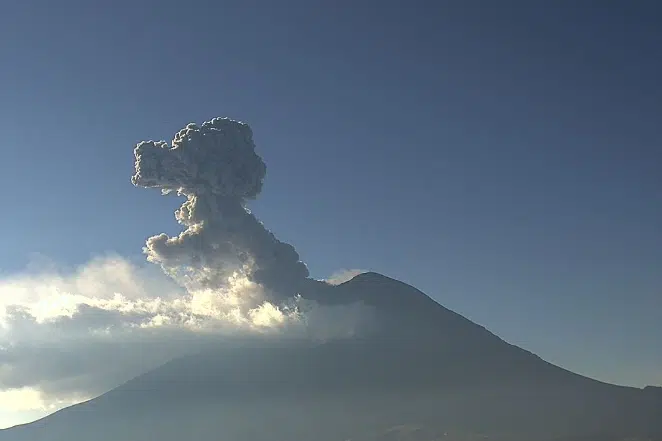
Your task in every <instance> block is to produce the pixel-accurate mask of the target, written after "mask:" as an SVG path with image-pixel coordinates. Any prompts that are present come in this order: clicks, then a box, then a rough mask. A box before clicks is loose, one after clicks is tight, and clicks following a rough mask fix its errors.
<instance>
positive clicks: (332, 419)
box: [0, 273, 662, 441]
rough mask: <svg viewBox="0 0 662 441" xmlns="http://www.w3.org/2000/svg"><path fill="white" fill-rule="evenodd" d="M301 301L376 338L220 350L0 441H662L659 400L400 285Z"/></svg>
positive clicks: (362, 287)
mask: <svg viewBox="0 0 662 441" xmlns="http://www.w3.org/2000/svg"><path fill="white" fill-rule="evenodd" d="M302 294H303V295H304V297H308V298H313V299H316V300H318V301H319V302H322V303H326V304H345V303H352V302H357V301H360V302H364V303H365V304H367V305H370V306H373V307H374V309H375V311H376V325H377V326H376V328H375V329H374V330H373V332H369V333H366V334H365V335H363V336H362V337H360V338H352V339H344V340H335V341H331V342H327V343H317V344H313V343H310V342H308V343H304V342H287V343H285V342H282V341H280V342H269V343H267V342H265V341H264V340H248V339H247V340H246V341H243V342H242V343H241V344H238V343H236V342H235V343H233V344H229V343H226V344H225V345H224V346H222V345H220V344H219V346H216V347H215V348H214V349H213V350H209V351H206V352H205V353H201V354H198V355H195V356H189V357H185V358H180V359H177V360H173V361H171V362H169V363H167V364H165V365H164V366H161V367H160V368H158V369H155V370H153V371H151V372H148V373H145V374H144V375H142V376H140V377H138V378H135V379H133V380H131V381H129V382H127V383H125V384H124V385H122V386H120V387H118V388H116V389H114V390H112V391H110V392H108V393H106V394H104V395H102V396H100V397H98V398H96V399H93V400H91V401H88V402H86V403H82V404H79V405H76V406H72V407H70V408H67V409H64V410H62V411H60V412H57V413H55V414H53V415H51V416H48V417H46V418H43V419H41V420H39V421H37V422H34V423H32V424H27V425H24V426H20V427H16V428H13V429H8V430H4V431H0V440H1V441H60V440H61V441H65V440H66V441H83V440H85V441H87V440H95V441H110V440H113V441H116V440H122V441H147V440H160V441H176V440H177V441H179V440H184V439H186V440H204V441H263V440H264V441H266V440H269V441H281V440H282V441H312V440H316V441H327V440H328V441H345V440H354V441H387V440H388V441H396V440H410V441H432V440H434V439H446V440H451V439H478V438H479V437H481V436H483V437H484V436H487V437H488V439H503V440H529V441H531V440H533V441H535V440H541V441H542V440H595V441H598V440H600V441H607V440H625V439H642V440H643V439H654V440H662V417H660V416H661V415H662V392H660V390H658V389H659V388H646V389H643V390H642V389H635V388H628V387H620V386H614V385H609V384H605V383H601V382H598V381H595V380H592V379H589V378H586V377H582V376H580V375H576V374H574V373H571V372H569V371H567V370H564V369H561V368H559V367H557V366H554V365H552V364H549V363H547V362H545V361H544V360H542V359H540V358H539V357H537V356H536V355H534V354H531V353H530V352H527V351H525V350H523V349H520V348H518V347H516V346H513V345H510V344H508V343H506V342H504V341H503V340H501V339H500V338H498V337H497V336H495V335H493V334H491V333H490V332H489V331H487V330H486V329H484V328H483V327H480V326H478V325H476V324H474V323H472V322H471V321H469V320H467V319H466V318H464V317H462V316H460V315H458V314H456V313H454V312H452V311H450V310H448V309H446V308H444V307H442V306H440V305H439V304H438V303H436V302H434V301H433V300H432V299H431V298H429V297H428V296H426V295H425V294H423V293H422V292H420V291H418V290H416V289H415V288H413V287H411V286H408V285H406V284H404V283H401V282H398V281H396V280H393V279H390V278H387V277H385V276H382V275H379V274H375V273H366V274H362V275H360V276H357V277H355V278H354V279H352V280H351V281H349V282H346V283H344V284H342V285H338V286H330V285H326V284H324V283H321V282H315V281H310V283H309V285H308V286H307V287H306V288H305V289H304V290H303V293H302ZM658 420H659V421H658ZM481 439H484V438H481Z"/></svg>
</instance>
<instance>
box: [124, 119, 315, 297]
mask: <svg viewBox="0 0 662 441" xmlns="http://www.w3.org/2000/svg"><path fill="white" fill-rule="evenodd" d="M134 153H135V157H136V163H135V166H136V171H135V174H134V176H133V177H132V179H131V181H132V182H133V184H134V185H136V186H140V187H150V188H160V189H161V190H162V192H163V193H164V194H167V193H171V192H176V193H177V194H179V195H183V196H186V201H185V202H184V204H183V205H182V206H181V207H180V208H179V209H178V210H177V212H176V213H175V216H176V218H177V221H178V222H179V223H180V224H182V225H183V226H184V227H186V229H185V231H183V232H182V233H181V234H179V235H178V236H176V237H168V236H167V235H166V234H159V235H157V236H153V237H150V238H149V239H148V240H147V246H146V248H145V252H146V253H147V256H148V260H150V261H151V262H155V263H158V264H160V265H161V266H162V267H163V269H164V270H165V271H166V272H168V273H169V274H171V275H172V276H174V277H175V278H177V279H178V280H183V281H184V283H185V284H186V285H187V287H188V288H189V289H191V288H192V289H200V288H211V289H214V288H217V287H219V286H222V285H223V284H225V283H227V280H228V277H231V276H232V275H233V274H235V273H236V272H240V273H244V274H245V275H246V276H247V277H248V278H249V279H250V280H251V281H254V282H257V283H259V284H261V285H263V286H264V287H265V288H267V290H268V291H269V293H270V294H271V295H272V296H276V297H281V298H282V297H291V296H292V295H294V294H296V293H297V289H298V287H299V285H300V283H301V282H302V281H303V280H305V279H306V278H307V277H308V269H307V268H306V265H305V264H304V263H303V262H301V261H300V259H299V255H298V253H297V252H296V250H295V249H294V247H293V246H291V245H289V244H286V243H283V242H280V241H279V240H278V239H277V238H276V237H275V236H274V235H273V234H272V233H271V232H270V231H269V230H267V229H266V228H265V227H264V226H263V225H262V223H261V222H260V221H259V220H258V219H257V218H256V217H255V216H254V215H253V214H252V213H251V212H250V211H249V210H248V209H247V208H246V202H247V201H248V200H250V199H254V198H256V197H257V196H258V195H259V194H260V191H261V190H262V183H263V180H264V176H265V173H266V165H265V163H264V162H263V161H262V158H260V156H258V155H257V153H255V144H254V143H253V134H252V131H251V129H250V127H249V126H248V125H247V124H244V123H241V122H238V121H233V120H231V119H228V118H214V119H212V120H211V121H207V122H205V123H203V124H202V125H201V126H197V125H196V124H193V123H191V124H189V125H187V126H186V127H185V128H184V129H182V130H180V131H179V132H178V133H177V134H176V135H175V137H174V139H173V141H172V145H168V144H167V143H166V142H164V141H160V142H155V141H146V142H141V143H140V144H138V145H137V146H136V148H135V151H134Z"/></svg>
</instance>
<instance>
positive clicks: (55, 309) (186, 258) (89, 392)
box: [0, 118, 372, 412]
mask: <svg viewBox="0 0 662 441" xmlns="http://www.w3.org/2000/svg"><path fill="white" fill-rule="evenodd" d="M135 158H136V164H135V165H136V171H135V175H134V176H133V178H132V182H133V183H134V184H135V185H137V186H141V187H150V188H159V189H161V190H162V192H164V193H170V192H176V193H178V194H180V195H184V196H185V197H186V201H185V202H184V204H183V205H182V207H181V208H180V209H179V210H177V212H176V218H177V220H178V221H179V222H180V223H181V224H182V225H183V226H184V227H185V230H184V231H183V232H182V233H181V234H179V235H178V236H176V237H168V236H167V235H165V234H160V235H157V236H154V237H151V238H149V239H148V241H147V246H146V247H145V253H146V254H147V257H148V260H149V261H151V262H154V263H158V264H159V265H160V266H161V267H162V268H163V269H164V270H165V272H166V273H167V275H168V276H170V277H166V276H165V275H164V274H163V273H162V272H161V271H159V270H158V269H157V268H156V267H155V266H154V265H147V266H146V267H142V266H140V267H138V266H135V265H134V264H132V263H130V262H128V261H127V260H125V259H123V258H121V257H116V256H115V257H112V256H111V257H107V258H100V259H95V260H93V261H91V262H88V263H87V264H85V265H82V266H81V267H79V268H77V269H76V270H74V271H73V272H72V271H62V270H58V269H57V268H56V267H51V266H50V265H49V269H47V270H41V271H39V272H38V273H29V274H19V275H14V276H12V277H8V278H0V404H3V403H4V404H5V408H7V409H10V410H12V409H13V410H17V409H31V410H35V411H39V412H46V411H52V410H54V409H57V408H60V407H62V406H65V405H67V404H70V403H72V402H77V401H80V400H82V399H85V398H89V397H93V396H95V395H98V394H100V393H102V392H104V391H106V390H108V389H110V388H111V387H113V386H115V385H117V384H119V383H121V382H123V381H126V380H128V379H130V378H132V377H133V376H135V375H137V374H139V373H141V372H144V371H146V370H149V369H151V368H153V367H155V366H157V365H158V364H161V363H163V362H165V361H167V360H170V359H172V358H175V357H178V356H182V355H186V354H188V353H191V352H197V351H204V350H209V349H213V348H214V347H216V345H217V344H218V343H219V342H220V341H224V342H226V343H227V342H238V343H237V344H240V343H241V342H242V341H244V339H245V338H251V339H253V338H255V339H260V340H261V341H262V339H267V340H268V341H269V342H273V341H275V340H274V339H284V340H282V341H286V342H288V343H294V342H296V341H311V340H312V341H324V340H328V339H337V338H351V337H352V336H354V335H356V334H357V333H361V332H364V331H365V329H366V326H371V321H370V320H371V313H372V311H371V310H370V308H368V307H366V306H365V305H362V304H358V303H356V304H343V305H327V304H322V303H318V302H316V301H314V300H311V299H304V298H302V297H301V296H299V295H297V293H298V292H299V288H300V287H304V288H305V289H303V288H302V289H301V291H302V292H306V293H309V292H310V290H311V289H318V288H319V289H322V290H323V289H324V287H327V288H328V287H329V285H327V284H323V283H319V282H315V281H312V280H310V279H307V277H308V270H307V268H306V266H305V265H304V264H303V263H302V262H301V261H300V260H299V256H298V254H297V252H296V251H295V250H294V248H293V247H292V246H291V245H288V244H285V243H282V242H280V241H278V240H277V239H276V238H275V237H274V235H273V234H271V232H269V231H268V230H267V229H265V228H264V226H263V225H262V224H261V223H260V222H259V221H258V220H257V219H256V218H255V216H253V215H252V214H251V213H250V211H248V209H247V208H246V202H247V201H248V200H250V199H252V198H255V197H257V195H258V194H259V193H260V190H261V188H262V182H263V179H264V175H265V171H266V167H265V165H264V162H263V161H262V159H261V158H260V157H259V156H258V155H257V154H256V153H255V146H254V144H253V140H252V134H251V130H250V128H249V127H248V126H247V125H246V124H243V123H240V122H236V121H232V120H229V119H221V118H216V119H213V120H212V121H209V122H206V123H204V124H202V126H200V127H198V126H196V125H195V124H189V125H188V126H187V127H186V128H185V129H183V130H181V131H180V132H179V133H177V134H176V135H175V139H174V140H173V142H172V146H168V145H167V144H166V143H165V142H153V141H149V142H142V143H140V144H138V146H137V147H136V148H135ZM173 280H174V282H176V283H173ZM311 283H312V284H311ZM318 297H319V296H318ZM276 300H277V301H276ZM0 407H2V406H0Z"/></svg>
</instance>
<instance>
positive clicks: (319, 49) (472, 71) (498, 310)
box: [0, 0, 662, 386]
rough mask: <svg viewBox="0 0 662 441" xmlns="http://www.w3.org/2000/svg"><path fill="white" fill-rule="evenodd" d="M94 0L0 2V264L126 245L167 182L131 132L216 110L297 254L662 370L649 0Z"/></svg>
mask: <svg viewBox="0 0 662 441" xmlns="http://www.w3.org/2000/svg"><path fill="white" fill-rule="evenodd" d="M104 3H105V4H104V5H100V4H99V3H98V2H96V3H95V2H87V1H82V0H81V1H62V2H59V3H58V8H53V7H52V6H51V7H48V5H49V3H48V2H45V1H41V2H39V1H27V0H26V1H21V2H6V3H3V4H2V7H1V8H2V9H1V10H0V56H1V57H2V58H1V59H2V64H1V66H0V130H1V131H2V134H3V140H2V145H1V147H0V149H1V153H2V157H1V159H0V187H1V188H3V190H4V191H3V203H4V216H2V218H0V227H1V228H2V230H3V231H4V232H5V234H4V237H3V244H2V247H0V274H1V275H2V276H10V275H11V274H13V273H16V272H18V271H21V270H23V269H24V268H25V267H26V265H29V264H30V262H32V261H34V259H35V256H47V257H48V258H50V259H52V260H53V261H55V262H57V263H58V264H59V265H65V266H76V265H81V264H84V263H85V262H86V261H88V260H89V259H90V258H93V257H95V256H99V255H103V254H105V253H108V252H113V253H117V254H119V255H122V256H126V257H128V258H131V259H138V260H140V259H141V258H142V257H141V255H140V252H141V247H142V246H143V244H144V240H145V238H146V237H148V236H151V235H153V234H156V233H159V232H161V231H165V232H168V233H174V232H176V231H177V230H178V226H177V225H176V223H175V220H174V217H173V210H174V209H175V208H176V207H177V206H178V205H179V204H180V203H181V201H179V200H177V199H176V198H163V197H158V194H157V193H156V192H154V191H147V190H143V189H136V188H134V187H133V186H132V185H131V183H130V181H129V178H130V176H131V174H132V172H133V154H132V148H133V146H134V145H135V144H136V143H137V142H139V141H141V140H145V139H165V140H168V141H170V140H171V139H172V135H173V134H174V132H175V131H177V130H179V129H180V128H181V127H183V126H184V125H185V124H186V123H188V122H191V121H196V122H199V123H200V122H203V121H206V120H208V119H210V118H212V117H215V116H230V117H233V118H236V119H240V120H243V121H245V122H248V123H249V124H251V126H252V128H253V131H254V134H255V141H256V144H257V149H258V151H259V153H260V155H261V156H262V157H263V158H264V160H265V162H266V163H267V167H268V171H267V178H266V182H265V188H264V191H263V193H262V195H261V196H260V198H259V199H258V200H257V201H256V202H255V203H253V204H252V205H251V208H252V209H253V211H254V212H255V213H256V215H257V216H258V217H259V218H260V219H261V220H263V221H264V223H265V224H266V225H267V226H268V227H269V228H271V229H272V230H273V231H274V232H275V233H276V235H277V236H278V237H279V238H280V239H281V240H284V241H287V242H290V243H292V244H294V245H295V246H296V248H297V250H298V251H299V253H300V254H301V256H302V258H303V259H304V260H305V261H306V262H307V264H308V266H309V268H310V269H311V273H312V274H313V276H315V277H320V278H321V277H325V276H328V275H330V274H331V273H333V272H335V271H336V270H339V269H343V268H362V269H371V270H375V271H378V272H381V273H384V274H386V275H389V276H392V277H395V278H398V279H401V280H403V281H406V282H408V283H411V284H413V285H415V286H416V287H418V288H419V289H421V290H423V291H425V292H426V293H428V294H429V295H431V296H432V297H434V298H435V299H437V300H438V301H439V302H440V303H442V304H443V305H444V306H446V307H449V308H451V309H453V310H456V311H457V312H459V313H461V314H463V315H465V316H467V317H469V318H470V319H472V320H474V321H476V322H478V323H480V324H482V325H484V326H486V327H487V328H488V329H490V330H491V331H493V332H495V333H496V334H498V335H499V336H501V337H503V338H504V339H506V340H508V341H510V342H512V343H515V344H518V345H521V346H523V347H525V348H526V349H529V350H531V351H533V352H535V353H537V354H539V355H540V356H542V357H543V358H545V359H547V360H549V361H552V362H554V363H557V364H560V365H562V366H564V367H566V368H569V369H571V370H575V371H578V372H580V373H583V374H586V375H590V376H594V377H597V378H599V379H602V380H605V381H610V382H616V383H620V384H631V385H637V386H643V385H646V384H658V385H662V351H661V350H660V345H659V339H660V336H661V335H662V271H661V270H660V265H661V263H662V234H661V233H662V230H661V225H662V197H661V196H660V194H661V193H660V188H661V184H662V178H661V176H662V174H661V173H660V170H661V166H662V146H661V145H660V129H659V126H660V124H659V121H660V116H661V115H662V89H661V88H660V87H659V80H660V78H662V61H660V60H662V54H661V50H660V48H661V47H662V30H660V29H659V23H660V20H661V19H662V17H661V14H662V10H661V8H660V7H659V6H658V5H657V2H654V1H639V2H610V1H584V2H572V1H559V2H553V3H549V2H542V1H523V0H522V1H502V2H481V1H454V2H443V1H439V2H424V1H419V2H393V1H379V2H377V1H372V0H364V1H360V2H356V3H355V2H349V1H339V2H330V1H309V0H307V1H304V0H300V1H290V0H287V1H282V2H268V1H243V2H224V1H214V2H211V1H209V2H187V3H186V5H185V4H184V3H183V2H175V1H158V2H157V1H154V2H146V1H138V2H126V1H116V2H104ZM576 3H579V4H576Z"/></svg>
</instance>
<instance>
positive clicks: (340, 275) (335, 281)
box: [325, 269, 368, 285]
mask: <svg viewBox="0 0 662 441" xmlns="http://www.w3.org/2000/svg"><path fill="white" fill-rule="evenodd" d="M367 272H368V271H367V270H362V269H350V270H340V271H336V272H335V273H333V274H331V276H330V277H329V278H328V279H326V280H325V282H326V283H328V284H329V285H340V284H341V283H345V282H349V281H350V280H352V279H353V278H354V277H356V276H358V275H359V274H363V273H367Z"/></svg>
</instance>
